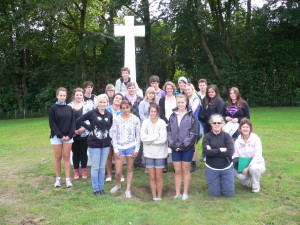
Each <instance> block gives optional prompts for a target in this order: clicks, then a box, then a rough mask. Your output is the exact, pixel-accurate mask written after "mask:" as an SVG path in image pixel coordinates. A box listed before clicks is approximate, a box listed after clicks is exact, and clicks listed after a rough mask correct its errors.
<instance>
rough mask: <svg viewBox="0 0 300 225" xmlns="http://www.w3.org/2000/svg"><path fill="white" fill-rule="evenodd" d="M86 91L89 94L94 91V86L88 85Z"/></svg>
mask: <svg viewBox="0 0 300 225" xmlns="http://www.w3.org/2000/svg"><path fill="white" fill-rule="evenodd" d="M84 91H85V93H87V94H91V93H92V92H93V87H92V86H90V85H88V86H87V87H86V88H85V89H84Z"/></svg>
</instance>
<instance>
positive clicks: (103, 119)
mask: <svg viewBox="0 0 300 225" xmlns="http://www.w3.org/2000/svg"><path fill="white" fill-rule="evenodd" d="M97 100H98V108H96V109H93V110H92V111H89V112H88V113H86V114H84V115H82V116H81V117H79V118H78V119H77V123H78V125H80V126H82V127H85V128H86V129H87V130H88V131H89V132H90V133H89V136H88V139H87V142H88V151H89V154H90V158H91V162H92V168H91V178H92V186H93V190H94V195H96V196H98V195H102V194H105V192H104V177H105V164H106V160H107V156H108V152H109V146H110V143H111V138H110V136H109V130H110V128H111V126H112V121H113V117H112V114H111V113H110V112H108V111H107V110H106V109H105V107H106V106H107V105H108V97H107V95H106V94H101V95H99V96H98V98H97ZM86 120H88V121H89V122H90V125H88V124H86V123H85V122H84V121H86Z"/></svg>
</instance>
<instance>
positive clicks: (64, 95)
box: [56, 91, 67, 104]
mask: <svg viewBox="0 0 300 225" xmlns="http://www.w3.org/2000/svg"><path fill="white" fill-rule="evenodd" d="M56 97H57V101H58V102H59V103H61V104H63V103H65V101H66V99H67V93H66V92H65V91H59V92H58V95H56Z"/></svg>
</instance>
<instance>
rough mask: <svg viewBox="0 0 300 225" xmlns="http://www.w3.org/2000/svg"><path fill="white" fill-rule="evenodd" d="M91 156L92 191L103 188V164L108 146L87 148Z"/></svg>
mask: <svg viewBox="0 0 300 225" xmlns="http://www.w3.org/2000/svg"><path fill="white" fill-rule="evenodd" d="M88 151H89V153H90V158H91V163H92V167H91V178H92V186H93V189H94V191H100V190H103V189H104V177H105V164H106V160H107V156H108V152H109V147H105V148H90V147H89V148H88Z"/></svg>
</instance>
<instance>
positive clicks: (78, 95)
mask: <svg viewBox="0 0 300 225" xmlns="http://www.w3.org/2000/svg"><path fill="white" fill-rule="evenodd" d="M74 100H75V101H76V102H82V100H83V93H82V92H81V91H76V92H75V95H74Z"/></svg>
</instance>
